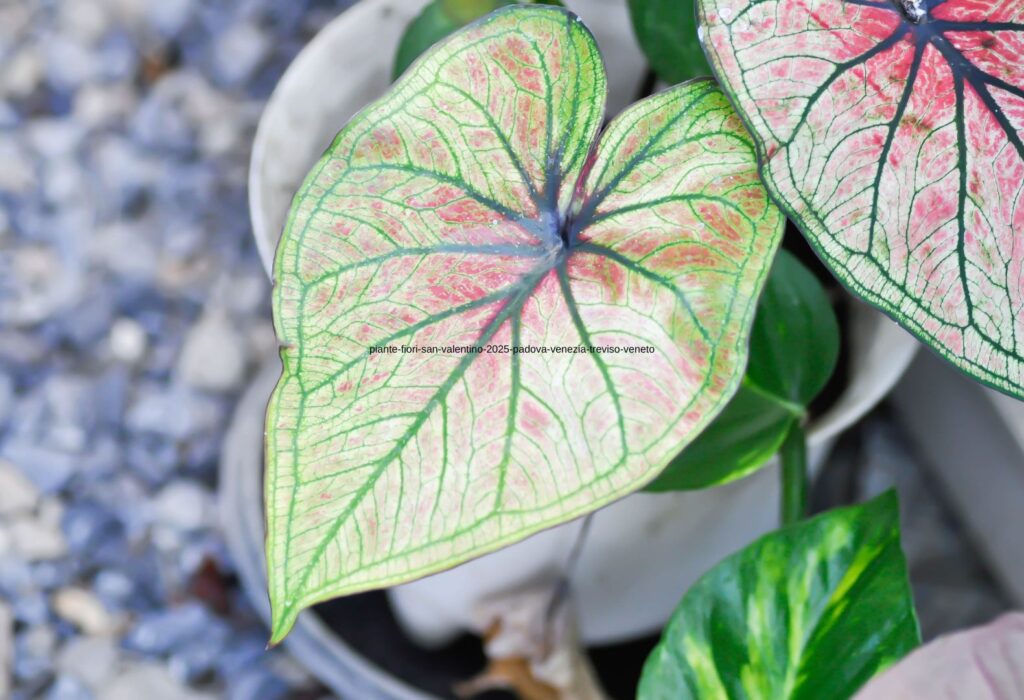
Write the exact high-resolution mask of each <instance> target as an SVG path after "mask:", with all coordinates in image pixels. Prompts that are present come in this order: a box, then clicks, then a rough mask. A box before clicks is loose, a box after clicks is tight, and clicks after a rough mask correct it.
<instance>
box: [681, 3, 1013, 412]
mask: <svg viewBox="0 0 1024 700" xmlns="http://www.w3.org/2000/svg"><path fill="white" fill-rule="evenodd" d="M698 7H699V13H700V22H701V25H702V26H701V29H702V31H703V36H704V41H705V48H706V50H707V53H708V57H709V59H710V61H711V64H712V67H713V68H714V70H715V73H716V74H717V76H718V78H719V80H720V81H721V82H722V85H723V87H724V88H725V89H726V91H727V92H728V93H729V94H730V97H731V98H732V100H733V103H734V104H735V106H736V107H737V109H738V111H739V112H740V114H741V115H742V116H743V117H744V119H745V121H746V122H747V125H748V126H749V127H750V129H751V131H752V132H753V134H754V135H755V137H756V140H757V141H758V146H759V155H760V156H761V158H762V175H763V179H764V181H765V184H766V185H767V186H768V189H769V191H770V192H771V193H772V195H773V196H774V198H775V199H776V200H777V201H778V202H779V204H780V205H781V206H782V207H783V209H784V210H785V211H786V213H787V214H789V216H790V217H791V218H792V219H793V220H794V221H795V222H796V223H797V225H798V226H799V227H800V228H801V229H802V230H803V232H804V234H805V235H806V236H807V237H808V239H809V240H810V241H811V243H812V244H813V245H814V246H815V247H816V248H817V250H818V252H819V254H820V255H821V256H822V258H823V259H824V260H825V261H826V262H827V263H828V265H829V266H830V267H831V268H832V270H833V271H834V272H835V273H836V275H837V276H838V277H839V278H840V279H841V280H843V281H844V282H845V283H846V284H847V285H848V286H849V287H850V288H851V289H852V290H854V291H855V292H856V293H857V294H859V295H860V296H862V297H863V298H864V299H866V300H868V301H869V302H871V303H873V304H875V305H876V306H878V307H879V308H881V309H882V310H884V311H886V312H887V313H889V314H891V315H892V316H893V317H894V318H896V319H897V320H898V321H899V322H900V323H901V324H902V325H903V326H905V327H906V328H907V329H909V330H910V331H911V332H913V333H914V334H915V335H917V336H918V337H919V338H921V339H922V340H924V341H925V342H927V343H929V344H930V345H932V346H933V347H934V348H936V349H937V350H938V351H939V352H940V353H941V354H942V355H943V356H944V357H946V358H947V359H948V360H950V361H951V362H953V363H954V364H955V365H957V366H958V367H960V368H961V369H962V370H963V371H965V372H967V373H968V374H970V375H972V376H974V377H975V378H977V379H979V380H981V381H982V382H985V383H987V384H990V385H992V386H994V387H995V388H997V389H1000V390H1002V391H1005V392H1007V393H1010V394H1013V395H1016V396H1022V395H1024V314H1022V313H1021V308H1022V306H1024V282H1022V280H1024V276H1022V273H1021V270H1022V268H1024V247H1022V246H1020V245H1018V243H1019V240H1020V238H1021V236H1022V235H1024V141H1022V136H1021V133H1020V132H1021V128H1022V125H1024V2H1022V1H1021V0H700V1H699V3H698Z"/></svg>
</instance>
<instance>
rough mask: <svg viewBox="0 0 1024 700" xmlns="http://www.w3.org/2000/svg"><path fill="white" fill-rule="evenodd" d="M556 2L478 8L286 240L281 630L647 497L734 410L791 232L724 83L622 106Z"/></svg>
mask: <svg viewBox="0 0 1024 700" xmlns="http://www.w3.org/2000/svg"><path fill="white" fill-rule="evenodd" d="M605 85H606V81H605V73H604V67H603V64H602V62H601V59H600V56H599V54H598V50H597V46H596V45H595V43H594V39H593V37H592V36H591V34H590V33H589V32H588V31H587V29H586V28H585V27H584V26H583V24H582V23H581V22H580V21H579V20H578V19H577V18H576V17H575V16H574V15H572V14H571V13H569V12H567V11H566V10H563V9H561V8H554V7H540V6H536V7H534V6H531V7H526V6H515V7H510V8H506V9H503V10H500V11H498V12H496V13H494V14H491V15H488V16H487V17H486V18H484V19H483V20H481V21H480V22H478V23H476V24H473V25H470V26H469V27H467V28H466V29H463V30H460V31H459V32H457V33H456V34H453V35H452V36H451V37H449V39H447V40H446V41H444V42H442V43H441V44H438V45H437V46H435V47H434V48H433V49H431V50H430V51H429V52H428V53H426V54H424V55H423V56H422V57H421V58H420V59H419V60H418V61H417V62H415V63H414V64H413V66H411V67H410V68H409V70H408V71H406V73H405V74H403V76H402V78H401V79H400V80H399V81H398V82H397V83H396V84H395V85H394V87H393V88H392V90H391V91H390V92H389V93H388V94H387V95H385V96H384V97H383V98H381V99H380V101H378V102H376V103H375V104H373V105H371V106H370V107H368V108H367V109H366V110H365V111H363V112H362V113H361V114H359V115H358V116H357V117H355V118H354V119H353V120H352V121H351V122H350V123H349V124H348V125H347V126H345V128H344V129H342V131H341V132H340V133H339V135H338V136H337V138H336V139H335V141H334V143H333V144H332V146H331V147H330V149H329V150H328V152H327V153H326V155H325V156H324V157H323V159H322V160H321V161H320V163H319V164H318V165H317V166H315V168H314V169H313V171H312V172H311V173H310V175H309V177H308V179H307V180H306V182H305V183H304V184H303V186H302V188H301V189H300V191H299V193H298V195H297V196H296V199H295V202H294V204H293V206H292V210H291V213H290V216H289V221H288V224H287V227H286V230H285V233H284V236H283V239H282V242H281V245H280V248H279V250H278V255H277V259H276V269H275V278H276V281H277V284H276V286H275V290H274V305H275V322H276V326H277V332H278V334H279V336H280V339H281V341H282V344H283V350H282V359H283V364H284V370H283V374H282V377H281V380H280V383H279V384H278V387H277V389H276V391H275V393H274V395H273V397H272V398H271V401H270V405H269V408H268V416H267V477H266V487H265V491H266V501H267V518H268V541H267V559H268V575H269V582H270V593H271V600H272V608H273V639H274V640H275V641H276V640H279V639H281V638H282V636H283V635H284V634H285V633H286V632H287V630H288V629H289V628H290V627H291V625H292V623H293V622H294V620H295V617H296V615H297V614H298V612H299V611H300V610H301V609H303V608H304V607H307V606H309V605H311V604H313V603H315V602H318V601H321V600H324V599H327V598H331V597H335V596H338V595H342V594H346V593H353V592H356V591H361V590H366V589H371V588H378V587H382V586H388V585H392V584H397V583H401V582H404V581H409V580H412V579H415V578H418V577H421V576H424V575H426V574H429V573H432V572H436V571H439V570H442V569H444V568H448V567H451V566H453V565H455V564H458V563H460V562H463V561H465V560H467V559H469V558H471V557H474V556H477V555H480V554H483V553H485V552H488V551H491V550H494V549H496V548H499V547H501V546H503V545H506V544H509V543H511V542H514V541H516V540H519V539H521V538H523V537H524V536H526V535H529V534H531V533H534V532H537V531H538V530H541V529H543V528H545V527H550V526H552V525H555V524H558V523H561V522H564V521H566V520H569V519H571V518H574V517H577V516H580V515H582V514H584V513H587V512H590V511H592V510H594V509H596V508H598V507H599V506H601V505H604V504H606V503H609V502H610V501H612V500H614V499H617V498H619V497H621V496H624V495H626V494H628V493H630V492H631V491H634V490H636V489H637V488H640V487H641V486H643V485H644V484H645V483H646V482H648V481H650V480H651V479H652V478H654V476H655V475H656V474H657V473H658V472H659V471H660V470H661V469H662V468H663V467H664V466H665V464H666V463H667V462H668V460H669V459H671V457H672V456H673V455H675V454H676V453H678V452H679V450H680V449H681V448H682V447H683V445H685V444H686V443H687V442H688V441H689V440H690V439H692V437H693V436H694V435H695V434H697V433H698V432H699V431H700V430H701V429H702V428H704V426H705V425H706V424H707V423H708V422H709V421H710V420H711V419H712V418H713V417H714V415H715V414H716V413H717V412H718V411H719V410H720V408H721V407H722V406H723V405H724V404H725V402H726V401H727V400H728V398H729V397H730V396H731V394H732V393H733V392H734V391H735V389H736V386H737V384H738V382H739V380H740V378H741V375H742V372H743V366H744V364H745V360H746V348H747V340H748V333H749V326H750V323H751V317H752V315H753V309H754V306H755V302H756V300H757V297H758V294H759V293H760V291H761V288H762V285H763V282H764V278H765V277H766V276H767V273H768V268H769V265H770V261H771V258H772V255H773V254H774V252H775V249H776V247H777V245H778V241H779V238H780V235H781V229H782V217H781V214H780V213H779V212H778V210H777V209H776V208H775V207H774V206H772V205H771V204H770V202H769V200H768V197H767V193H766V192H765V191H764V188H763V187H762V185H761V184H760V182H759V179H758V177H757V172H756V158H755V154H754V151H753V145H752V143H751V142H750V140H749V137H748V136H747V135H746V132H745V131H744V129H743V126H742V123H741V122H740V121H739V119H738V117H737V116H736V114H735V112H734V111H733V110H732V108H731V107H730V106H729V104H728V100H727V99H726V98H725V95H723V94H722V92H721V91H720V90H719V88H718V87H717V86H716V85H715V83H714V82H713V81H710V80H705V81H700V82H694V83H690V84H686V85H682V86H679V87H677V88H675V89H673V90H670V91H668V92H664V93H661V94H659V95H656V96H654V97H651V98H649V99H648V100H645V101H643V102H641V103H639V104H637V105H635V106H633V107H632V108H631V109H630V110H628V111H627V112H625V113H624V114H623V115H621V116H620V117H619V118H618V119H617V120H615V121H614V122H613V123H612V124H611V125H610V126H609V127H608V129H607V131H606V132H605V134H604V135H603V136H602V138H601V139H600V140H599V141H598V142H597V144H596V145H595V139H596V136H597V133H598V129H599V127H600V125H601V122H602V113H603V109H604V99H605Z"/></svg>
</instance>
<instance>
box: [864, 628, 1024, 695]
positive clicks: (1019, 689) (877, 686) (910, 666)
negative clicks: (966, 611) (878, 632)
mask: <svg viewBox="0 0 1024 700" xmlns="http://www.w3.org/2000/svg"><path fill="white" fill-rule="evenodd" d="M933 698H942V700H1021V699H1022V698H1024V613H1019V612H1018V613H1011V614H1008V615H1005V616H1003V617H1001V618H999V619H998V620H996V621H995V622H993V623H991V624H988V625H985V626H984V627H977V628H975V629H971V630H967V631H966V632H957V633H956V634H951V635H949V636H946V637H940V638H939V639H936V640H935V641H934V642H931V643H929V644H928V645H926V646H924V647H922V648H921V649H918V650H917V651H915V652H914V653H913V654H911V655H910V656H908V657H907V658H906V659H904V660H903V661H901V662H899V663H898V664H896V665H895V666H893V667H892V668H891V669H889V670H888V671H886V672H885V673H883V674H882V675H880V676H878V677H877V678H875V679H874V680H872V681H871V682H870V683H868V684H867V686H866V687H865V688H864V689H863V690H861V691H860V692H859V693H857V697H856V700H932V699H933Z"/></svg>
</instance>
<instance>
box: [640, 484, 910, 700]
mask: <svg viewBox="0 0 1024 700" xmlns="http://www.w3.org/2000/svg"><path fill="white" fill-rule="evenodd" d="M919 643H920V635H919V632H918V627H917V619H916V617H915V615H914V609H913V603H912V600H911V594H910V582H909V580H908V577H907V566H906V561H905V559H904V557H903V552H902V550H901V549H900V540H899V522H898V506H897V501H896V494H895V493H894V492H890V493H887V494H885V495H883V496H880V497H879V498H877V499H875V500H874V501H871V502H869V503H866V504H864V505H859V506H854V507H850V508H843V509H838V510H833V511H830V512H828V513H825V514H824V515H820V516H818V517H816V518H812V519H811V520H807V521H804V522H802V523H800V524H798V525H792V526H790V527H787V528H784V529H782V530H779V531H777V532H774V533H772V534H769V535H766V536H765V537H763V538H761V539H760V540H758V541H757V542H755V543H754V544H752V545H750V546H748V547H746V548H745V549H743V550H741V551H739V552H737V553H736V554H734V555H732V556H731V557H729V558H727V559H725V560H723V561H722V562H721V563H719V564H718V565H716V566H715V567H714V568H713V569H712V570H711V571H709V572H708V573H707V574H705V575H704V576H703V577H702V578H701V579H700V580H699V581H698V582H697V583H696V584H694V586H693V588H691V589H690V590H689V591H687V593H686V595H685V596H683V600H682V602H681V603H680V604H679V607H678V608H677V609H676V611H675V613H674V614H673V616H672V620H671V621H670V622H669V624H668V627H667V628H666V629H665V633H664V635H663V636H662V639H661V642H659V644H658V646H657V647H655V649H654V651H652V652H651V655H650V657H648V659H647V663H646V664H645V665H644V670H643V674H642V676H641V678H640V688H639V691H638V694H637V698H638V700H660V699H661V698H666V699H668V698H671V700H824V699H825V698H828V700H847V698H850V697H851V696H852V695H853V694H854V693H855V692H856V691H857V689H858V688H860V687H861V686H862V685H863V684H864V683H865V682H866V681H867V680H868V679H869V678H871V677H872V676H873V675H874V674H875V673H877V672H878V671H880V670H882V669H884V668H886V667H888V666H889V665H891V664H892V663H893V662H895V661H897V660H898V659H900V658H901V657H903V656H904V655H905V654H907V653H908V652H909V651H910V650H911V649H913V648H914V647H915V646H917V645H918V644H919Z"/></svg>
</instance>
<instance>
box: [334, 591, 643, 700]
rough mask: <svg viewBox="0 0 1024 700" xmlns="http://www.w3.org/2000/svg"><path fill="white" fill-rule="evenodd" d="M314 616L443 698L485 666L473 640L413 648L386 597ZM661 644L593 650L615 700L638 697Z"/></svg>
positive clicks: (486, 697) (343, 602)
mask: <svg viewBox="0 0 1024 700" xmlns="http://www.w3.org/2000/svg"><path fill="white" fill-rule="evenodd" d="M314 611H315V613H316V614H317V615H318V616H319V617H320V618H321V620H323V622H324V623H325V624H326V625H327V626H328V627H330V629H331V630H332V631H333V632H334V633H335V634H337V635H338V636H339V637H341V638H342V639H343V640H345V642H346V644H348V645H349V646H350V647H351V648H352V650H353V651H355V652H356V653H357V654H360V655H361V656H363V657H365V658H366V659H367V660H368V661H370V662H371V663H373V664H374V665H376V666H377V667H378V668H380V669H381V670H383V671H386V672H387V673H389V674H391V675H393V676H395V677H396V678H399V679H401V680H402V681H404V682H405V683H407V684H408V685H410V686H412V687H414V688H418V689H420V690H422V691H425V692H428V693H430V694H432V695H434V696H436V697H438V698H445V699H446V700H455V698H456V696H455V694H454V693H453V692H452V687H453V686H454V685H455V684H456V683H459V682H460V681H465V680H467V679H469V678H472V677H473V676H475V675H476V674H477V673H479V672H480V671H481V670H483V668H484V665H485V664H486V659H485V657H484V654H483V646H482V644H483V642H482V640H481V639H480V638H479V637H477V636H475V635H472V634H464V635H462V636H461V637H459V638H458V639H456V640H455V641H454V642H452V643H451V644H449V645H447V646H445V647H443V648H441V649H436V650H426V649H423V648H422V647H420V646H418V645H416V644H415V643H413V642H412V640H410V639H409V638H408V637H406V636H405V634H404V633H403V632H402V629H401V627H399V625H398V622H397V620H395V617H394V615H393V614H392V612H391V606H390V605H389V604H388V600H387V595H386V594H385V593H384V592H383V591H372V592H370V593H363V594H360V595H354V596H348V597H346V598H339V599H337V600H332V601H329V602H327V603H322V604H320V605H318V606H316V607H315V608H314ZM657 642H658V635H650V636H648V637H644V638H642V639H637V640H633V641H630V642H626V643H623V644H614V645H609V646H602V647H594V648H592V649H589V650H588V653H589V655H590V659H591V662H592V663H593V665H594V669H595V670H596V671H597V674H598V676H599V677H600V679H601V684H602V687H603V688H604V689H605V691H606V692H607V694H608V696H609V697H610V698H612V699H613V700H633V698H635V697H636V685H637V681H638V680H639V679H640V671H641V669H642V668H643V664H644V661H645V660H646V659H647V655H648V654H649V653H650V652H651V649H653V648H654V645H655V644H657ZM475 698H476V699H477V700H515V696H514V695H512V694H510V693H505V692H497V691H494V692H489V693H483V694H480V695H477V696H475Z"/></svg>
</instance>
